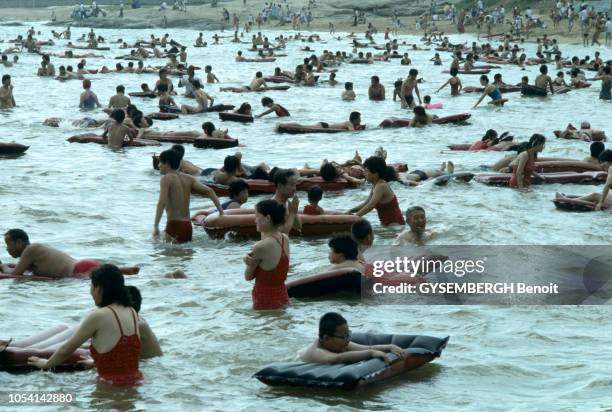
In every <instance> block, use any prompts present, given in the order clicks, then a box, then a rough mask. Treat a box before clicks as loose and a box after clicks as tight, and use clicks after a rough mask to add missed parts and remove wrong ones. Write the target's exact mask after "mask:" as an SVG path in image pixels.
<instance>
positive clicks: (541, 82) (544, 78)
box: [535, 64, 555, 94]
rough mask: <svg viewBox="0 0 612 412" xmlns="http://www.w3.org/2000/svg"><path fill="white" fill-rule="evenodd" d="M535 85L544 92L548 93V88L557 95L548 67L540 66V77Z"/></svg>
mask: <svg viewBox="0 0 612 412" xmlns="http://www.w3.org/2000/svg"><path fill="white" fill-rule="evenodd" d="M535 85H536V87H539V88H540V89H542V90H544V91H546V87H550V92H551V93H552V94H555V89H554V88H553V82H552V79H551V78H550V76H549V75H548V66H546V65H545V64H543V65H541V66H540V75H539V76H538V77H536V79H535Z"/></svg>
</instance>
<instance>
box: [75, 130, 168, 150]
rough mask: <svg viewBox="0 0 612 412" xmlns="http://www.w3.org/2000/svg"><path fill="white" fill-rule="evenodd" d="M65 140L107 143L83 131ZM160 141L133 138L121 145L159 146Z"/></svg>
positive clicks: (99, 137)
mask: <svg viewBox="0 0 612 412" xmlns="http://www.w3.org/2000/svg"><path fill="white" fill-rule="evenodd" d="M66 141H68V142H70V143H98V144H108V142H107V141H106V140H104V139H103V138H102V136H98V135H96V134H93V133H84V134H77V135H75V136H72V137H69V138H68V139H66ZM159 145H160V143H159V142H157V141H154V140H147V139H134V140H131V141H130V140H127V141H124V142H123V147H128V146H131V147H142V146H159Z"/></svg>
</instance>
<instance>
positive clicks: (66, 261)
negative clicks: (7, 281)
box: [0, 229, 138, 278]
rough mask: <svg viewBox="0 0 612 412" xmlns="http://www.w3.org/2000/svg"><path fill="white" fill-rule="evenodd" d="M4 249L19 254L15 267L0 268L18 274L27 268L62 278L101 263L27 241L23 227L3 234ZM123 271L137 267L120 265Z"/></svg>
mask: <svg viewBox="0 0 612 412" xmlns="http://www.w3.org/2000/svg"><path fill="white" fill-rule="evenodd" d="M4 243H6V250H7V252H8V253H9V254H10V255H11V256H12V257H14V258H19V262H17V265H16V266H15V267H11V266H9V265H0V272H2V273H7V274H11V275H15V276H21V275H23V274H24V273H25V272H26V271H30V272H32V274H33V275H36V276H47V277H54V278H61V277H67V276H74V275H79V274H87V273H89V272H91V271H92V270H94V269H96V268H98V267H100V266H102V262H99V261H97V260H78V261H77V260H76V259H73V258H71V257H70V256H68V255H67V254H65V253H64V252H61V251H59V250H57V249H55V248H52V247H50V246H46V245H42V244H40V243H30V239H29V237H28V235H27V233H26V232H24V231H23V230H22V229H11V230H9V231H8V232H6V233H5V234H4ZM121 271H122V272H123V273H125V274H136V273H138V268H134V267H131V268H122V269H121Z"/></svg>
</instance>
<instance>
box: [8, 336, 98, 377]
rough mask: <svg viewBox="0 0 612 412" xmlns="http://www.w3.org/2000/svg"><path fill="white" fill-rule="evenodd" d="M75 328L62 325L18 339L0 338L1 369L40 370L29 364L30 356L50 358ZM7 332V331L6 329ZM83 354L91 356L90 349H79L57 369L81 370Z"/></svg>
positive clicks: (13, 370)
mask: <svg viewBox="0 0 612 412" xmlns="http://www.w3.org/2000/svg"><path fill="white" fill-rule="evenodd" d="M74 331H75V329H74V328H69V327H68V326H64V325H60V326H55V327H53V328H51V329H48V330H46V331H44V332H41V333H39V334H37V335H34V336H30V337H29V338H25V339H22V340H18V341H11V340H9V341H6V340H0V371H7V372H25V371H31V370H39V369H38V368H36V367H33V366H30V365H28V358H29V357H30V356H38V357H39V358H49V357H51V355H53V353H54V352H55V351H56V350H57V349H58V348H59V347H60V346H61V345H63V344H64V342H66V341H67V340H68V339H69V338H70V337H71V336H72V335H73V334H74ZM5 333H6V331H5ZM81 356H89V351H88V350H85V349H81V348H79V349H77V350H76V351H75V352H74V353H73V354H72V355H70V356H69V357H68V359H66V360H65V361H64V362H62V363H61V364H60V365H58V366H56V367H55V369H54V370H55V371H73V370H80V369H83V367H82V366H81V365H80V364H79V363H78V361H80V360H81Z"/></svg>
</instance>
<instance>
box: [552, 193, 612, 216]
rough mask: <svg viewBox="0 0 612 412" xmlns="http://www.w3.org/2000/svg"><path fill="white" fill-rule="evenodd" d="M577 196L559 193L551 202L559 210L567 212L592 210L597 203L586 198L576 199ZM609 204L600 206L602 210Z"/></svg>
mask: <svg viewBox="0 0 612 412" xmlns="http://www.w3.org/2000/svg"><path fill="white" fill-rule="evenodd" d="M577 198H578V196H566V195H563V194H562V195H560V196H557V197H555V198H554V199H553V203H554V204H555V206H556V207H557V209H560V210H567V211H569V212H594V211H595V206H597V204H596V203H595V202H588V201H586V200H580V199H577ZM610 206H611V205H609V204H604V205H603V206H602V208H601V209H602V210H607V209H609V208H610Z"/></svg>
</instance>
